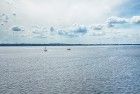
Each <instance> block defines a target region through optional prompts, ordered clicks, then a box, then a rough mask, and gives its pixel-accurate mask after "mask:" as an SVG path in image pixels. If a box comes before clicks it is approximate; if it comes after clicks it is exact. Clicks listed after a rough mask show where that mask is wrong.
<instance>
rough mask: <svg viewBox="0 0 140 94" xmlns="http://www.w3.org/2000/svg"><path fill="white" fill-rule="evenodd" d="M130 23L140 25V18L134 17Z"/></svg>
mask: <svg viewBox="0 0 140 94" xmlns="http://www.w3.org/2000/svg"><path fill="white" fill-rule="evenodd" d="M130 22H131V23H136V24H139V23H140V16H133V17H132V18H131V19H130Z"/></svg>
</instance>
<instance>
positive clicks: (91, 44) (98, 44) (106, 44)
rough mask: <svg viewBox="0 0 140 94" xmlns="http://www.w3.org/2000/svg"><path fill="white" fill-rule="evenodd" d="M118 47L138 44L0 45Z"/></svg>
mask: <svg viewBox="0 0 140 94" xmlns="http://www.w3.org/2000/svg"><path fill="white" fill-rule="evenodd" d="M113 45H114V46H119V45H140V44H0V46H113Z"/></svg>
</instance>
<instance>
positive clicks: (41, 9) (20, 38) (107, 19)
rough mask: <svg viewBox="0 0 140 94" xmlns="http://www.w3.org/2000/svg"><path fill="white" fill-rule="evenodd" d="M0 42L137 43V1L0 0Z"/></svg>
mask: <svg viewBox="0 0 140 94" xmlns="http://www.w3.org/2000/svg"><path fill="white" fill-rule="evenodd" d="M0 43H41V44H42V43H71V44H140V0H0Z"/></svg>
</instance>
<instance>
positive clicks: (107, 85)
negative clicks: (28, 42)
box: [0, 46, 140, 94]
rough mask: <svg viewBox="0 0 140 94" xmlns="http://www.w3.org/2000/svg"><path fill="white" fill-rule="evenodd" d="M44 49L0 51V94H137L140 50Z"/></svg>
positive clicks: (139, 82)
mask: <svg viewBox="0 0 140 94" xmlns="http://www.w3.org/2000/svg"><path fill="white" fill-rule="evenodd" d="M67 48H71V51H68V50H66V49H67ZM47 49H48V52H44V51H43V47H0V94H140V46H95V47H92V46H90V47H47Z"/></svg>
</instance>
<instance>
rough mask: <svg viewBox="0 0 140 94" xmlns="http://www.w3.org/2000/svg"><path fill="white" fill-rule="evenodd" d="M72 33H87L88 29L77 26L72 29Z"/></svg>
mask: <svg viewBox="0 0 140 94" xmlns="http://www.w3.org/2000/svg"><path fill="white" fill-rule="evenodd" d="M71 32H74V33H86V32H87V28H86V26H84V25H80V26H75V27H73V28H72V29H71Z"/></svg>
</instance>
